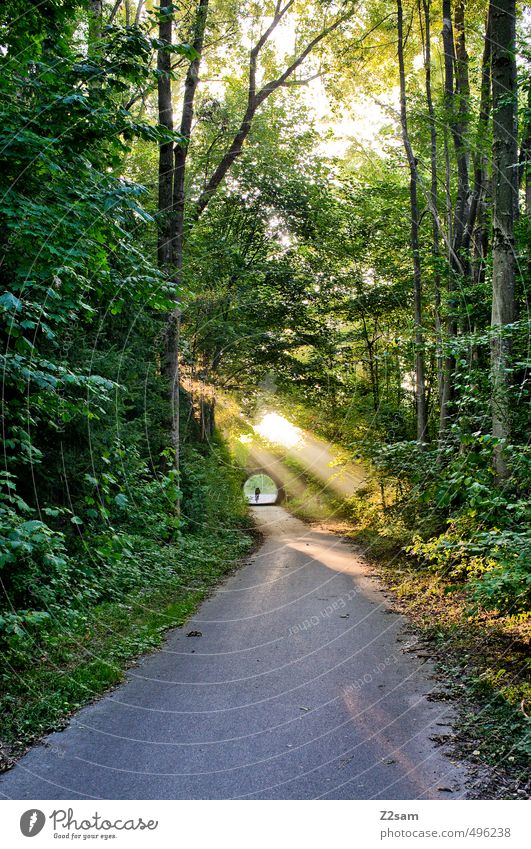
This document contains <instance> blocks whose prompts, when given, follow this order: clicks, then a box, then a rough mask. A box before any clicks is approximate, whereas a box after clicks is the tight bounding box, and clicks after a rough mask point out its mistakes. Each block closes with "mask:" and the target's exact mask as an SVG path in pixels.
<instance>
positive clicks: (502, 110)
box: [490, 0, 518, 481]
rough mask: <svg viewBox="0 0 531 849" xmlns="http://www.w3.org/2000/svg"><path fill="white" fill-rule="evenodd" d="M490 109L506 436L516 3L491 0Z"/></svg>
mask: <svg viewBox="0 0 531 849" xmlns="http://www.w3.org/2000/svg"><path fill="white" fill-rule="evenodd" d="M490 16H491V24H492V29H491V34H492V112H493V144H492V170H493V218H494V220H493V242H492V319H491V324H492V342H491V370H492V390H491V391H492V433H493V436H495V437H497V438H498V439H500V440H503V441H504V442H506V441H507V440H508V439H509V438H510V401H509V388H510V373H509V368H510V338H509V335H510V333H509V330H508V329H507V325H510V324H511V323H512V322H513V321H514V319H515V312H516V310H515V293H514V292H515V271H516V262H515V252H514V222H515V218H516V215H517V209H518V207H517V204H518V182H517V168H518V143H517V108H518V107H517V83H516V59H515V50H516V2H515V0H491V5H490ZM494 469H495V472H496V477H497V479H498V480H499V481H503V480H505V479H506V478H507V477H508V476H509V469H508V466H507V461H506V457H505V452H504V448H503V442H502V443H501V444H500V445H498V446H497V447H496V449H495V452H494Z"/></svg>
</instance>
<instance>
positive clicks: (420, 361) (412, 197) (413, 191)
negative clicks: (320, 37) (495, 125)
mask: <svg viewBox="0 0 531 849" xmlns="http://www.w3.org/2000/svg"><path fill="white" fill-rule="evenodd" d="M397 13H398V67H399V78H400V124H401V127H402V141H403V144H404V150H405V151H406V157H407V161H408V166H409V202H410V214H411V252H412V255H413V290H414V300H415V312H414V321H415V394H416V403H417V440H418V442H420V443H423V442H424V441H425V439H426V430H427V427H428V419H427V411H426V381H425V374H424V335H423V331H422V272H421V267H420V245H419V207H418V195H417V186H418V170H417V159H416V157H415V154H414V153H413V149H412V147H411V141H410V138H409V132H408V120H407V98H406V74H405V67H404V18H403V10H402V0H397Z"/></svg>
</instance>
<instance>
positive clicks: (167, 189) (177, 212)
mask: <svg viewBox="0 0 531 849" xmlns="http://www.w3.org/2000/svg"><path fill="white" fill-rule="evenodd" d="M161 2H162V0H161ZM207 12H208V0H199V5H198V8H197V15H196V20H195V35H194V44H193V46H194V48H195V50H196V52H197V54H198V55H197V57H196V58H195V59H193V60H192V62H191V63H190V65H189V68H188V72H187V74H186V80H185V87H184V100H183V111H182V117H181V127H180V130H181V135H182V136H183V137H184V138H185V139H186V140H187V141H186V143H185V144H183V143H179V144H177V145H175V147H174V145H173V143H172V142H170V143H169V146H168V148H166V146H165V145H163V146H161V154H160V171H159V208H160V206H161V205H162V204H161V197H163V199H164V204H165V206H164V207H163V209H162V210H161V211H162V212H163V214H164V210H166V225H167V226H166V227H165V229H164V233H163V238H162V239H161V242H159V262H160V263H161V265H162V266H163V267H164V266H166V265H167V266H168V267H171V274H172V281H173V286H174V291H175V295H174V307H173V309H172V311H171V313H170V314H169V315H168V318H167V320H166V329H165V340H164V342H165V344H164V355H165V356H164V376H165V379H166V382H167V386H168V389H169V398H170V410H171V428H170V443H171V447H172V449H173V454H174V468H175V469H176V471H179V466H180V421H179V382H180V381H179V345H180V329H181V309H180V303H179V287H180V285H181V276H182V267H183V232H184V184H185V176H186V173H185V171H186V157H187V153H188V143H189V141H190V134H191V128H192V120H193V114H194V96H195V92H196V89H197V84H198V81H199V76H198V73H199V64H200V61H201V51H202V48H203V36H204V32H205V25H206V17H207ZM172 17H173V16H172ZM161 26H162V24H161ZM167 26H168V25H167V24H165V27H166V28H165V29H164V35H162V34H161V33H159V37H160V39H161V41H162V40H164V41H166V42H167V43H170V44H171V38H172V20H171V18H170V22H169V29H168V28H167ZM170 55H171V54H169V53H166V54H165V56H166V57H167V61H168V65H167V68H166V67H165V68H164V69H163V70H164V71H165V72H166V70H167V73H165V74H164V78H163V79H161V78H160V77H159V104H160V103H161V96H160V88H161V83H162V102H163V104H165V105H167V110H168V111H167V112H165V113H164V115H165V118H166V124H165V126H168V129H170V128H171V129H173V111H172V97H171V75H170V73H169V70H170V65H169V61H170ZM159 56H160V51H159ZM163 59H165V57H164V55H163ZM159 111H160V108H159ZM170 121H171V127H170ZM161 123H163V121H161ZM163 147H164V150H163ZM161 172H162V173H161ZM161 181H162V186H161ZM161 188H162V195H161Z"/></svg>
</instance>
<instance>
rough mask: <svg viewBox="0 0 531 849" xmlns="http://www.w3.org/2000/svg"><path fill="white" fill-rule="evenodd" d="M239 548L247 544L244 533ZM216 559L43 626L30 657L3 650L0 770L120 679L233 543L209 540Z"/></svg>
mask: <svg viewBox="0 0 531 849" xmlns="http://www.w3.org/2000/svg"><path fill="white" fill-rule="evenodd" d="M247 539H248V545H247V546H246V547H247V549H249V547H250V546H251V544H252V540H251V537H250V536H248V537H247ZM216 555H217V556H216V564H217V565H216V564H213V563H212V561H211V560H209V558H207V557H206V558H204V560H203V562H202V563H201V559H196V560H195V562H194V565H193V569H191V575H190V577H191V581H190V583H187V585H184V584H183V581H182V576H181V575H179V576H178V577H175V578H174V579H168V580H167V581H166V582H165V583H164V584H160V585H159V586H157V587H156V588H154V589H152V590H150V589H145V590H143V591H142V592H141V593H136V594H131V595H130V596H128V597H126V598H124V599H123V601H122V602H120V603H118V602H114V603H108V604H104V605H99V606H97V607H94V608H93V609H92V610H90V611H89V613H88V614H87V616H86V617H85V618H84V622H83V630H82V631H79V629H77V630H73V631H71V632H68V631H65V629H64V628H62V629H60V630H57V631H56V632H54V631H51V632H49V633H48V634H47V635H46V638H45V639H41V641H40V643H41V645H40V649H41V654H40V657H39V658H38V662H32V663H18V664H17V662H16V659H14V658H13V657H12V656H9V655H5V656H4V658H3V660H2V664H1V666H0V680H1V682H2V696H1V697H0V712H1V714H2V742H1V746H0V758H1V766H2V767H3V768H4V769H6V768H8V767H9V766H10V765H12V764H13V762H14V760H15V759H16V757H17V756H19V755H20V754H21V753H23V752H24V750H25V749H26V748H27V747H28V746H29V745H30V744H31V743H33V742H35V741H36V740H38V739H39V738H40V737H42V735H44V734H46V733H48V732H50V731H51V730H57V729H59V728H61V727H64V725H65V724H66V722H67V721H68V717H69V716H70V715H71V714H72V713H73V712H74V711H76V710H78V709H79V708H80V707H82V706H83V705H86V704H88V703H90V702H92V701H94V700H95V699H96V698H98V697H99V696H101V695H103V694H104V693H105V692H106V691H107V690H108V689H109V688H110V687H113V686H115V685H116V684H119V683H120V682H121V681H123V680H124V678H125V671H126V670H127V668H128V667H130V666H131V664H132V663H134V661H135V660H136V659H137V658H138V657H139V655H141V654H143V653H145V652H148V651H152V650H154V649H156V648H158V647H159V646H160V645H161V644H162V642H163V640H164V636H165V633H166V631H167V630H168V629H169V628H174V627H178V626H180V625H183V624H184V623H185V622H186V620H187V619H189V618H190V616H191V615H192V614H193V613H194V612H195V611H196V610H197V608H198V606H199V605H200V603H201V602H202V601H203V599H204V598H205V597H206V596H207V595H208V593H209V592H210V590H211V589H212V588H213V587H214V586H215V585H216V584H217V583H218V582H219V581H220V580H221V579H222V578H223V577H224V576H225V575H227V574H228V573H229V572H231V571H232V570H233V569H234V567H235V560H236V562H237V561H238V558H241V555H242V539H241V534H240V535H239V537H238V542H237V544H231V543H230V542H228V541H227V540H226V539H225V542H224V544H222V543H220V542H217V543H216Z"/></svg>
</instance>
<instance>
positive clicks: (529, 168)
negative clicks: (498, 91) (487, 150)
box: [519, 85, 531, 215]
mask: <svg viewBox="0 0 531 849" xmlns="http://www.w3.org/2000/svg"><path fill="white" fill-rule="evenodd" d="M519 183H520V184H522V183H523V186H524V212H525V214H526V215H530V214H531V85H529V87H528V89H527V113H526V119H525V126H524V133H523V137H522V148H521V152H520V168H519Z"/></svg>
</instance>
